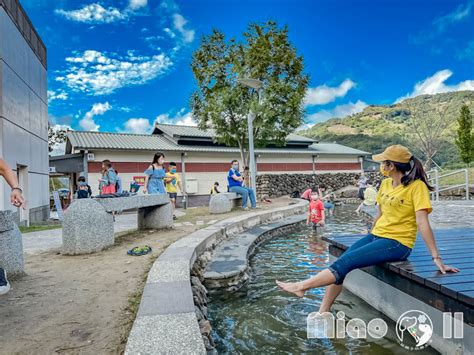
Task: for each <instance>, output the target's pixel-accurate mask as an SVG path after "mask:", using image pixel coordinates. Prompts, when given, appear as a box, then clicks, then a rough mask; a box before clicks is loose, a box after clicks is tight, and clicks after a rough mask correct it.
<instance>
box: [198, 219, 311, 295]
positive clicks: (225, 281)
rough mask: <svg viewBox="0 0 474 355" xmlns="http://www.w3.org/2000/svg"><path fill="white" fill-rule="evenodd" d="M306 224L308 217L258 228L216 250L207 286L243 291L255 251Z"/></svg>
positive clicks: (239, 235)
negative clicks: (267, 240) (241, 288)
mask: <svg viewBox="0 0 474 355" xmlns="http://www.w3.org/2000/svg"><path fill="white" fill-rule="evenodd" d="M305 220H306V214H302V215H294V216H290V217H287V218H284V219H281V220H279V221H277V222H273V223H268V224H262V225H258V226H255V227H253V228H250V229H248V230H246V231H245V232H243V233H240V234H237V235H235V236H233V237H231V238H229V239H227V240H224V241H223V242H222V243H221V244H220V245H219V246H218V247H217V248H216V249H215V251H214V253H213V256H212V259H211V261H210V262H209V263H208V265H207V268H206V270H205V272H204V285H205V286H206V287H208V288H227V289H237V288H239V287H240V286H241V285H242V284H243V283H244V282H245V281H246V280H247V278H248V275H247V271H248V258H249V256H251V255H252V252H253V249H254V248H255V247H256V246H257V245H258V244H259V243H261V242H262V241H264V240H266V239H268V238H270V237H272V236H274V235H275V234H278V233H280V232H283V230H286V229H290V228H291V227H292V226H293V225H295V224H297V223H301V222H304V221H305ZM282 229H283V230H282Z"/></svg>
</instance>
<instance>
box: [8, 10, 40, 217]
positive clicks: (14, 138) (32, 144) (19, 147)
mask: <svg viewBox="0 0 474 355" xmlns="http://www.w3.org/2000/svg"><path fill="white" fill-rule="evenodd" d="M47 102H48V101H47V80H46V68H45V67H44V66H43V65H42V64H41V62H40V61H39V59H38V57H37V56H36V54H35V53H34V52H33V50H32V49H31V47H30V45H29V44H28V43H27V42H26V40H25V38H24V37H23V35H22V34H21V33H20V32H19V31H18V28H17V27H16V25H15V24H14V23H13V21H12V20H11V18H10V17H9V16H8V14H7V13H6V12H5V10H4V8H3V7H0V138H1V142H0V155H1V157H2V158H3V159H4V160H5V161H6V162H7V163H8V164H9V165H10V167H12V168H13V169H14V170H15V171H17V172H18V169H19V168H21V169H20V170H19V171H20V173H21V176H22V179H21V180H22V181H21V187H22V189H23V190H24V194H25V198H26V200H27V210H26V211H25V212H23V211H22V212H21V213H19V211H18V209H16V208H14V207H13V206H11V205H10V203H9V196H10V188H9V187H8V185H7V184H6V183H5V182H4V181H2V182H1V183H0V184H1V188H0V210H2V209H13V210H14V211H16V212H17V213H18V214H19V215H21V218H22V219H23V220H24V221H28V220H30V221H31V222H34V221H37V220H44V219H45V218H47V217H48V215H49V189H48V174H49V169H48V165H49V163H48V106H47Z"/></svg>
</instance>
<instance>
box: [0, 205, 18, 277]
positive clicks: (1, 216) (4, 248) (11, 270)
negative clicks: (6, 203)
mask: <svg viewBox="0 0 474 355" xmlns="http://www.w3.org/2000/svg"><path fill="white" fill-rule="evenodd" d="M0 267H1V268H3V269H5V270H6V271H7V273H8V274H9V275H11V276H19V275H21V274H23V271H24V261H23V241H22V236H21V233H20V230H19V229H18V226H17V225H16V223H15V222H14V221H13V213H12V211H0Z"/></svg>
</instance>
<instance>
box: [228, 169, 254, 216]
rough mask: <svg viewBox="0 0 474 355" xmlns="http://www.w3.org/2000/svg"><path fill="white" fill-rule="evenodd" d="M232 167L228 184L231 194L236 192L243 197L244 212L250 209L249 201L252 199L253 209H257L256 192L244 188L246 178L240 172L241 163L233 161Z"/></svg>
mask: <svg viewBox="0 0 474 355" xmlns="http://www.w3.org/2000/svg"><path fill="white" fill-rule="evenodd" d="M231 164H232V166H231V168H230V170H229V174H228V175H227V184H228V186H229V191H230V192H235V193H236V194H238V195H241V196H242V208H243V209H244V210H246V209H248V207H247V201H248V199H249V198H250V204H251V206H252V209H254V208H257V201H256V198H255V191H253V190H252V189H251V188H249V187H246V186H242V185H243V181H244V178H243V177H242V175H241V174H240V172H239V162H238V161H237V160H232V162H231Z"/></svg>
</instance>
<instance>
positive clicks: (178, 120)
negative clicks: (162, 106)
mask: <svg viewBox="0 0 474 355" xmlns="http://www.w3.org/2000/svg"><path fill="white" fill-rule="evenodd" d="M155 122H158V123H166V124H175V125H178V126H197V124H196V122H194V121H193V115H192V113H191V112H188V113H184V111H183V109H181V110H180V111H179V112H178V114H177V115H176V116H170V115H169V113H162V114H161V115H158V116H157V117H156V120H155Z"/></svg>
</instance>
